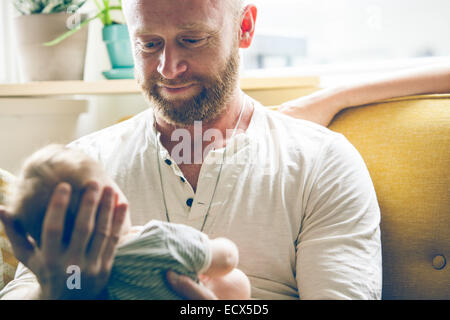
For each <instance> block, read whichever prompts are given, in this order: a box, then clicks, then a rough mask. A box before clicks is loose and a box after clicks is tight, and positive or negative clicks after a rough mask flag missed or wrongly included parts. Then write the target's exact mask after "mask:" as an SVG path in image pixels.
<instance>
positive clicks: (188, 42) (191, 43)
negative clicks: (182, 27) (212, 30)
mask: <svg viewBox="0 0 450 320" xmlns="http://www.w3.org/2000/svg"><path fill="white" fill-rule="evenodd" d="M182 41H183V43H184V44H185V45H187V46H190V47H198V46H200V45H202V44H204V43H205V41H206V38H201V39H191V38H183V39H182Z"/></svg>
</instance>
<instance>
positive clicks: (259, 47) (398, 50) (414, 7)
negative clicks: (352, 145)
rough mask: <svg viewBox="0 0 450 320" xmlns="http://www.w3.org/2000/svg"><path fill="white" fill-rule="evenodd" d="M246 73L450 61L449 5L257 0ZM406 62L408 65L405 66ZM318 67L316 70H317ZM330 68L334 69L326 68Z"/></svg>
mask: <svg viewBox="0 0 450 320" xmlns="http://www.w3.org/2000/svg"><path fill="white" fill-rule="evenodd" d="M251 3H254V4H255V5H256V6H257V7H258V19H257V23H256V37H255V39H254V43H253V46H252V48H250V49H248V50H244V52H243V56H244V70H247V71H251V70H258V69H259V70H261V69H273V68H290V69H297V70H304V71H305V70H325V69H327V70H330V69H329V68H328V67H330V68H331V66H334V67H333V68H335V67H336V66H338V65H343V64H344V65H346V69H347V70H348V65H349V64H352V65H357V64H358V67H357V69H361V68H366V69H367V68H371V66H373V67H372V68H380V65H384V66H387V65H389V63H388V62H393V64H392V65H398V66H406V65H407V66H411V65H414V64H416V63H419V64H420V62H421V61H422V62H424V63H425V62H427V61H430V60H433V59H434V57H450V41H448V39H450V19H449V14H450V1H448V0H433V1H429V0H395V1H393V0H277V1H273V0H252V1H251ZM405 61H408V63H407V62H405ZM313 66H314V67H313ZM326 66H328V67H326Z"/></svg>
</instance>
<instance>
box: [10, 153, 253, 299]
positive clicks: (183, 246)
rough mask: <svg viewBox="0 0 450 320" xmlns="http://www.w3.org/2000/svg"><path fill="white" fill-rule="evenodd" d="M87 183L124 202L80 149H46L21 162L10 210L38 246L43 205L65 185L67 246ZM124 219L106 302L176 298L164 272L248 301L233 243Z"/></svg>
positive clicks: (223, 295) (247, 285)
mask: <svg viewBox="0 0 450 320" xmlns="http://www.w3.org/2000/svg"><path fill="white" fill-rule="evenodd" d="M90 180H95V181H97V182H98V183H99V184H100V186H103V185H110V186H112V187H113V188H114V190H115V192H116V193H117V194H118V199H116V203H117V201H120V202H122V203H123V202H127V201H126V198H125V196H124V195H123V193H122V192H121V190H120V189H119V187H118V186H117V185H116V184H115V183H114V181H113V180H112V179H111V178H110V177H109V176H108V175H107V174H106V172H105V170H104V169H103V167H102V166H101V165H100V164H99V163H98V162H96V161H95V160H93V159H92V158H90V157H89V156H88V155H86V154H85V153H83V152H82V151H80V150H76V149H71V148H67V147H65V146H63V145H49V146H47V147H44V148H42V149H40V150H38V151H37V152H35V153H34V154H33V155H31V156H30V157H29V158H28V159H27V160H26V161H25V163H24V166H23V168H22V171H21V173H20V175H19V177H18V181H17V183H16V190H15V192H14V193H13V196H12V199H11V203H10V206H11V212H12V213H13V214H14V215H15V217H16V219H17V220H18V221H19V222H20V223H21V224H22V226H23V227H24V229H25V230H26V231H27V232H28V233H29V235H30V236H31V237H32V238H33V239H34V240H35V242H36V244H37V245H38V246H40V240H41V229H42V224H43V219H44V216H45V212H46V207H47V203H48V202H49V199H50V197H51V195H52V193H53V190H54V188H55V187H56V185H57V184H58V183H60V182H67V183H69V184H70V185H71V187H72V197H71V200H70V204H69V207H68V209H67V213H66V220H65V228H64V234H63V241H65V242H66V243H69V241H70V236H71V234H70V232H71V230H72V228H73V225H74V223H75V218H76V214H77V212H78V207H79V205H80V201H81V197H82V195H83V191H84V186H85V185H86V183H87V182H88V181H90ZM127 215H128V216H127V220H126V221H128V223H127V222H125V223H124V225H123V227H122V231H121V235H120V240H119V247H118V249H117V252H116V255H115V258H114V264H113V267H112V270H111V276H110V279H109V281H108V284H107V291H108V295H109V298H110V299H179V297H178V296H177V295H176V294H175V293H173V291H172V290H170V289H169V288H168V286H167V285H166V282H165V272H166V271H167V269H172V270H174V271H176V272H178V273H180V274H184V275H187V276H189V277H191V278H192V279H194V280H195V281H197V282H198V281H200V282H201V283H202V284H203V285H204V286H206V287H208V288H210V289H211V290H212V291H213V292H214V294H215V295H216V296H217V297H218V298H219V299H225V300H230V299H250V283H249V280H248V278H247V277H246V276H245V274H244V273H243V272H242V271H240V270H239V269H237V268H236V266H237V264H238V249H237V247H236V246H235V244H234V243H233V242H231V241H230V240H228V239H225V238H216V239H209V238H208V236H207V235H206V234H204V233H202V232H200V231H198V230H196V229H194V228H191V227H189V226H185V225H181V224H175V223H168V222H162V221H157V220H152V221H150V222H149V223H148V224H146V225H145V226H140V227H132V226H131V223H130V222H129V221H130V220H129V212H127Z"/></svg>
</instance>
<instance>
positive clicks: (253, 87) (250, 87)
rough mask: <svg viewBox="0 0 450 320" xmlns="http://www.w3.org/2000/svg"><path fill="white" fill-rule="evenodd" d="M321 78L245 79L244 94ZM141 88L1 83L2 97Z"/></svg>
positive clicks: (110, 83)
mask: <svg viewBox="0 0 450 320" xmlns="http://www.w3.org/2000/svg"><path fill="white" fill-rule="evenodd" d="M319 83H320V79H319V77H314V76H310V77H283V78H281V77H280V78H242V79H241V88H242V90H244V91H258V90H267V89H289V88H315V87H318V86H319ZM140 92H141V91H140V88H139V86H138V84H137V83H136V81H135V80H104V81H95V82H88V81H43V82H28V83H13V84H0V98H15V97H30V96H32V97H39V96H65V95H104V94H108V95H109V94H139V93H140Z"/></svg>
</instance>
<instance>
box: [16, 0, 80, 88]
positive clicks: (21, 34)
mask: <svg viewBox="0 0 450 320" xmlns="http://www.w3.org/2000/svg"><path fill="white" fill-rule="evenodd" d="M85 2H86V0H13V4H14V5H15V7H16V9H17V10H18V12H19V13H20V16H18V17H16V18H15V19H14V28H15V33H16V41H17V50H18V57H19V59H18V60H19V67H20V71H21V78H22V80H23V81H48V80H82V79H83V71H84V61H85V56H86V47H87V30H84V31H82V32H79V33H77V35H76V36H74V37H72V38H71V39H70V41H66V42H64V43H59V44H57V45H55V46H54V47H48V46H44V45H43V43H45V42H47V41H49V40H51V39H54V38H55V37H56V36H57V35H59V34H61V33H62V32H66V31H67V30H70V31H72V30H76V29H77V26H78V25H79V23H80V22H81V21H82V19H83V15H79V14H77V11H78V9H79V8H80V7H81V6H83V5H84V3H85ZM49 62H51V63H49Z"/></svg>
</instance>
